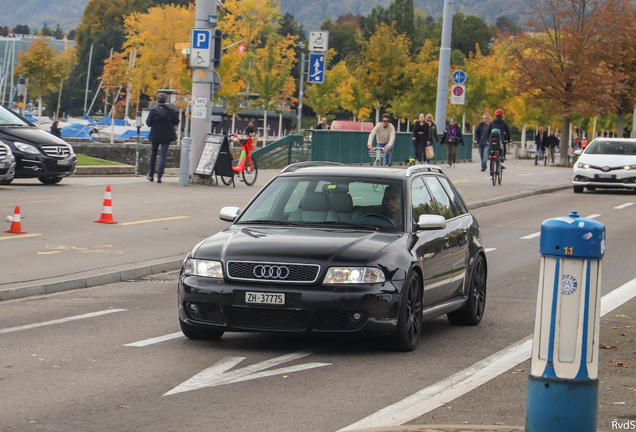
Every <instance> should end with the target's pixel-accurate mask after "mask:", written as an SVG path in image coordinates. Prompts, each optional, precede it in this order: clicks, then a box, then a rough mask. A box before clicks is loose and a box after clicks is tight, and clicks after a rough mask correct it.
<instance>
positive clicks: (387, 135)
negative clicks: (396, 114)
mask: <svg viewBox="0 0 636 432" xmlns="http://www.w3.org/2000/svg"><path fill="white" fill-rule="evenodd" d="M373 138H376V140H377V142H378V147H379V148H381V149H384V150H385V151H386V164H387V165H388V166H391V148H392V147H393V144H394V143H395V127H394V126H393V125H392V124H391V116H390V115H388V114H383V115H382V122H381V123H378V124H377V125H375V127H374V128H373V130H372V131H371V133H370V134H369V140H368V142H367V147H369V150H373Z"/></svg>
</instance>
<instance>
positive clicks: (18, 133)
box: [0, 127, 66, 144]
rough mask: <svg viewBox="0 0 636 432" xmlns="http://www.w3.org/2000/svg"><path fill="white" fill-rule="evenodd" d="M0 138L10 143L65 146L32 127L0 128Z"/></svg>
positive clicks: (63, 142)
mask: <svg viewBox="0 0 636 432" xmlns="http://www.w3.org/2000/svg"><path fill="white" fill-rule="evenodd" d="M0 138H3V139H6V140H10V141H21V142H24V143H26V144H66V142H65V141H64V140H62V139H60V138H58V137H56V136H53V135H51V134H50V133H47V132H45V131H43V130H40V129H36V128H32V127H3V128H0Z"/></svg>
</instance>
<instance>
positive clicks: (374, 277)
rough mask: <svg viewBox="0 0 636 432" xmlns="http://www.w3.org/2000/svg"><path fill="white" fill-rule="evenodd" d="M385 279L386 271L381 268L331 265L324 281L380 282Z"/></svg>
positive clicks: (331, 282) (332, 282)
mask: <svg viewBox="0 0 636 432" xmlns="http://www.w3.org/2000/svg"><path fill="white" fill-rule="evenodd" d="M384 281H385V279H384V273H383V272H382V270H380V269H379V268H375V267H330V268H329V270H328V271H327V276H325V282H324V283H326V284H334V283H378V282H384Z"/></svg>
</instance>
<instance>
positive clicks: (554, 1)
mask: <svg viewBox="0 0 636 432" xmlns="http://www.w3.org/2000/svg"><path fill="white" fill-rule="evenodd" d="M526 3H527V5H528V9H529V10H531V11H532V12H531V13H530V12H529V13H528V16H529V19H528V21H526V26H527V27H528V28H529V29H530V30H531V31H530V32H529V33H525V34H521V35H518V36H515V38H514V39H513V42H512V44H513V49H512V53H513V62H512V66H511V67H512V68H513V69H514V70H516V71H517V72H518V77H519V80H518V83H517V84H518V86H519V91H520V92H521V93H525V92H529V93H531V94H533V95H534V96H535V98H536V99H537V100H538V101H540V102H542V103H543V106H544V107H545V108H546V109H547V110H548V111H549V112H550V113H551V114H558V115H559V116H561V117H563V137H562V139H561V145H560V154H561V159H560V163H561V164H562V165H565V164H567V163H568V155H569V147H570V141H571V137H570V136H569V130H570V116H571V115H572V114H575V113H581V114H587V115H594V113H596V112H598V111H601V112H607V111H610V110H613V109H615V108H616V106H617V101H616V94H617V93H618V92H619V90H620V86H621V82H622V81H623V80H622V75H623V74H622V72H621V71H620V70H618V69H612V67H611V66H612V65H613V64H614V62H615V60H616V59H617V57H618V56H620V55H622V53H620V52H618V49H616V48H617V47H619V46H621V44H620V39H621V38H623V37H624V32H623V31H622V30H621V27H622V23H623V22H624V21H625V17H624V16H621V11H622V10H623V6H624V4H625V3H624V2H623V0H603V1H601V0H526ZM608 23H611V25H609V24H608ZM628 28H629V26H628Z"/></svg>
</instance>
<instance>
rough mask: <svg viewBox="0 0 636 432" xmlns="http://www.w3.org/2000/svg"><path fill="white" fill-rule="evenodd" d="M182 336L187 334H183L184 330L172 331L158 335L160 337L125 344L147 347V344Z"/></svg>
mask: <svg viewBox="0 0 636 432" xmlns="http://www.w3.org/2000/svg"><path fill="white" fill-rule="evenodd" d="M180 337H185V336H184V335H183V333H182V332H176V333H170V334H167V335H164V336H158V337H154V338H151V339H146V340H142V341H139V342H133V343H129V344H126V345H124V346H131V347H145V346H148V345H152V344H156V343H159V342H165V341H169V340H172V339H177V338H180Z"/></svg>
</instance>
